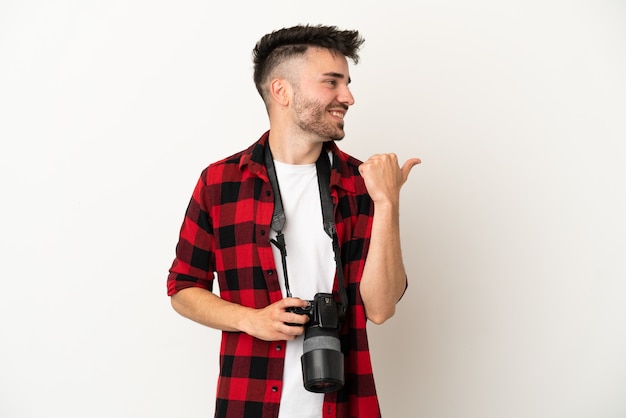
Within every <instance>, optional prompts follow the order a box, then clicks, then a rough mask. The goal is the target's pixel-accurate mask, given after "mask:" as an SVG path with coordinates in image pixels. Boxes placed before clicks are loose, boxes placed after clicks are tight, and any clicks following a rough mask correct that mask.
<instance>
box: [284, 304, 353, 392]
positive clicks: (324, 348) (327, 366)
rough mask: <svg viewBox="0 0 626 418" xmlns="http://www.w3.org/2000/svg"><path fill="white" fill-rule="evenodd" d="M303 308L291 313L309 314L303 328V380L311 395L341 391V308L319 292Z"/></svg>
mask: <svg viewBox="0 0 626 418" xmlns="http://www.w3.org/2000/svg"><path fill="white" fill-rule="evenodd" d="M308 302H309V305H308V306H306V307H304V308H299V307H296V308H292V309H290V311H291V312H294V313H296V314H299V315H307V316H308V317H309V322H307V323H306V324H305V325H304V327H305V330H304V344H303V354H302V357H301V358H300V361H301V363H302V378H303V381H304V387H305V389H306V390H308V391H309V392H316V393H326V392H334V391H338V390H340V389H341V388H342V387H343V385H344V382H345V380H344V369H343V353H342V352H341V342H340V341H339V326H340V323H341V320H342V319H343V318H342V315H341V314H340V312H341V309H340V305H339V304H338V303H336V302H335V300H334V299H333V295H332V294H330V293H317V294H316V295H315V296H314V297H313V300H310V301H308Z"/></svg>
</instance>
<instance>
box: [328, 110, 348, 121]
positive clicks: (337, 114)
mask: <svg viewBox="0 0 626 418" xmlns="http://www.w3.org/2000/svg"><path fill="white" fill-rule="evenodd" d="M330 114H331V115H333V116H334V117H336V118H339V119H343V117H344V116H345V115H346V113H345V112H340V111H338V110H331V111H330Z"/></svg>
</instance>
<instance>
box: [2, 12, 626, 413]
mask: <svg viewBox="0 0 626 418" xmlns="http://www.w3.org/2000/svg"><path fill="white" fill-rule="evenodd" d="M297 23H312V24H317V23H323V24H334V25H338V26H339V27H341V28H346V29H358V30H360V31H361V33H362V35H363V36H364V37H365V39H366V43H365V45H364V48H363V51H362V61H361V62H360V63H359V64H358V65H357V66H353V67H352V70H351V71H352V74H351V75H352V79H353V84H352V89H353V93H354V95H355V97H356V101H357V103H356V105H355V106H354V107H353V108H352V109H351V111H350V112H349V114H348V117H347V120H346V129H347V137H346V139H345V140H344V141H343V142H342V144H341V146H342V147H343V148H344V149H345V150H346V151H348V152H351V153H352V154H354V155H355V156H357V157H358V158H361V159H365V158H367V157H368V156H369V155H370V154H372V153H377V152H396V153H397V154H398V155H399V157H400V159H401V160H402V161H404V160H405V159H406V158H409V157H412V156H418V157H420V158H422V159H423V164H422V165H420V166H417V167H415V169H414V170H413V172H412V174H411V178H410V179H409V182H408V183H407V185H406V186H405V188H404V189H403V192H402V241H403V246H404V256H405V260H406V267H407V270H408V273H409V276H410V285H409V290H408V293H407V294H406V296H405V298H404V299H403V300H402V302H401V304H400V305H399V308H398V312H397V315H396V316H395V317H394V318H392V319H391V320H390V321H389V322H387V323H386V324H384V325H382V326H380V327H376V326H371V327H370V339H371V346H372V352H373V358H374V368H375V373H376V376H377V383H378V389H379V394H380V399H381V403H382V408H383V414H384V416H385V417H388V418H389V417H392V418H393V417H425V418H623V417H625V416H626V282H625V280H626V265H625V264H626V238H625V236H626V187H625V180H624V179H625V178H626V168H625V167H624V161H625V159H626V146H625V145H624V141H625V140H626V122H625V120H626V4H625V3H624V2H623V1H618V0H613V1H609V0H582V1H566V0H543V1H534V0H530V1H496V0H493V1H489V0H476V1H472V2H463V1H456V2H455V1H419V0H413V1H411V2H409V1H397V0H387V1H384V2H380V1H367V0H359V1H342V2H337V1H333V2H330V1H325V0H320V1H315V2H305V3H297V2H293V1H291V0H290V1H258V2H253V1H249V2H240V1H231V2H209V1H192V0H188V1H187V0H182V1H176V2H174V1H169V2H166V1H154V0H152V1H148V0H138V1H128V0H125V1H122V0H109V1H96V0H84V1H70V0H57V1H43V0H41V1H28V0H25V1H17V0H1V2H0V138H1V150H0V182H1V183H0V184H1V195H2V205H1V208H2V209H1V211H2V212H1V213H2V216H1V217H0V228H1V229H0V243H1V247H0V254H1V257H2V258H1V260H2V273H1V274H2V296H1V298H0V338H1V340H0V417H3V418H35V417H37V418H38V417H61V416H63V417H90V418H99V417H117V418H126V417H128V418H131V417H133V418H134V417H150V418H158V417H167V418H177V417H208V416H212V411H213V403H214V392H215V383H216V376H217V364H218V358H217V356H218V341H219V332H217V331H214V330H210V329H207V328H203V327H201V326H200V325H197V324H195V323H192V322H191V321H188V320H186V319H184V318H182V317H179V316H178V315H177V314H176V313H175V312H174V311H173V310H172V309H171V307H170V305H169V299H168V298H167V296H166V291H165V279H166V276H167V269H168V268H169V266H170V264H171V261H172V259H173V256H174V246H175V243H176V240H177V234H178V228H179V226H180V223H181V221H182V217H183V214H184V210H185V208H186V206H187V202H188V199H189V197H190V195H191V191H192V189H193V186H194V184H195V182H196V179H197V177H198V175H199V174H200V171H201V170H202V169H203V168H204V167H205V166H206V165H207V164H208V163H210V162H212V161H214V160H217V159H220V158H222V157H225V156H227V155H229V154H231V153H233V152H235V151H238V150H240V149H243V148H244V147H247V146H248V145H249V144H250V143H251V142H252V141H254V140H256V139H257V138H258V137H259V136H260V135H261V133H262V132H263V131H264V130H265V129H267V118H266V115H265V111H264V108H263V105H262V102H261V99H260V98H259V97H258V95H257V93H256V91H255V89H254V85H253V83H252V79H251V75H252V64H251V55H250V54H251V50H252V47H253V46H254V44H255V42H256V41H257V40H258V38H260V37H261V36H262V35H263V34H265V33H267V32H269V31H271V30H274V29H278V28H280V27H284V26H291V25H293V24H297Z"/></svg>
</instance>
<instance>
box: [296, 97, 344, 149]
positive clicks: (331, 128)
mask: <svg viewBox="0 0 626 418" xmlns="http://www.w3.org/2000/svg"><path fill="white" fill-rule="evenodd" d="M294 110H295V114H296V117H297V119H296V125H297V126H298V127H299V128H300V129H302V130H303V131H305V132H308V133H312V134H315V135H317V136H319V137H321V138H325V139H326V140H328V141H331V140H332V141H340V140H342V139H343V138H344V136H345V135H346V134H345V132H344V130H343V126H344V124H343V122H339V123H337V122H331V121H327V120H324V119H325V118H327V117H328V109H327V107H326V106H325V105H323V104H322V103H320V102H318V101H315V100H311V99H306V98H303V97H301V96H300V95H299V94H296V95H295V96H294Z"/></svg>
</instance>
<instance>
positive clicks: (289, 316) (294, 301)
mask: <svg viewBox="0 0 626 418" xmlns="http://www.w3.org/2000/svg"><path fill="white" fill-rule="evenodd" d="M307 305H308V302H307V301H305V300H302V299H298V298H285V299H281V300H279V301H278V302H275V303H273V304H271V305H269V306H267V307H265V308H263V309H255V310H252V311H250V313H249V315H247V316H246V317H245V319H244V320H243V321H242V324H241V328H242V331H243V332H245V333H246V334H250V335H252V336H253V337H256V338H259V339H261V340H265V341H280V340H293V339H295V338H296V337H297V336H298V335H300V334H302V333H303V332H304V327H303V326H298V325H304V324H305V323H306V322H308V320H309V317H308V316H307V315H299V314H295V313H293V312H287V309H288V308H291V307H301V308H304V307H305V306H307ZM287 323H290V324H298V325H287Z"/></svg>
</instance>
